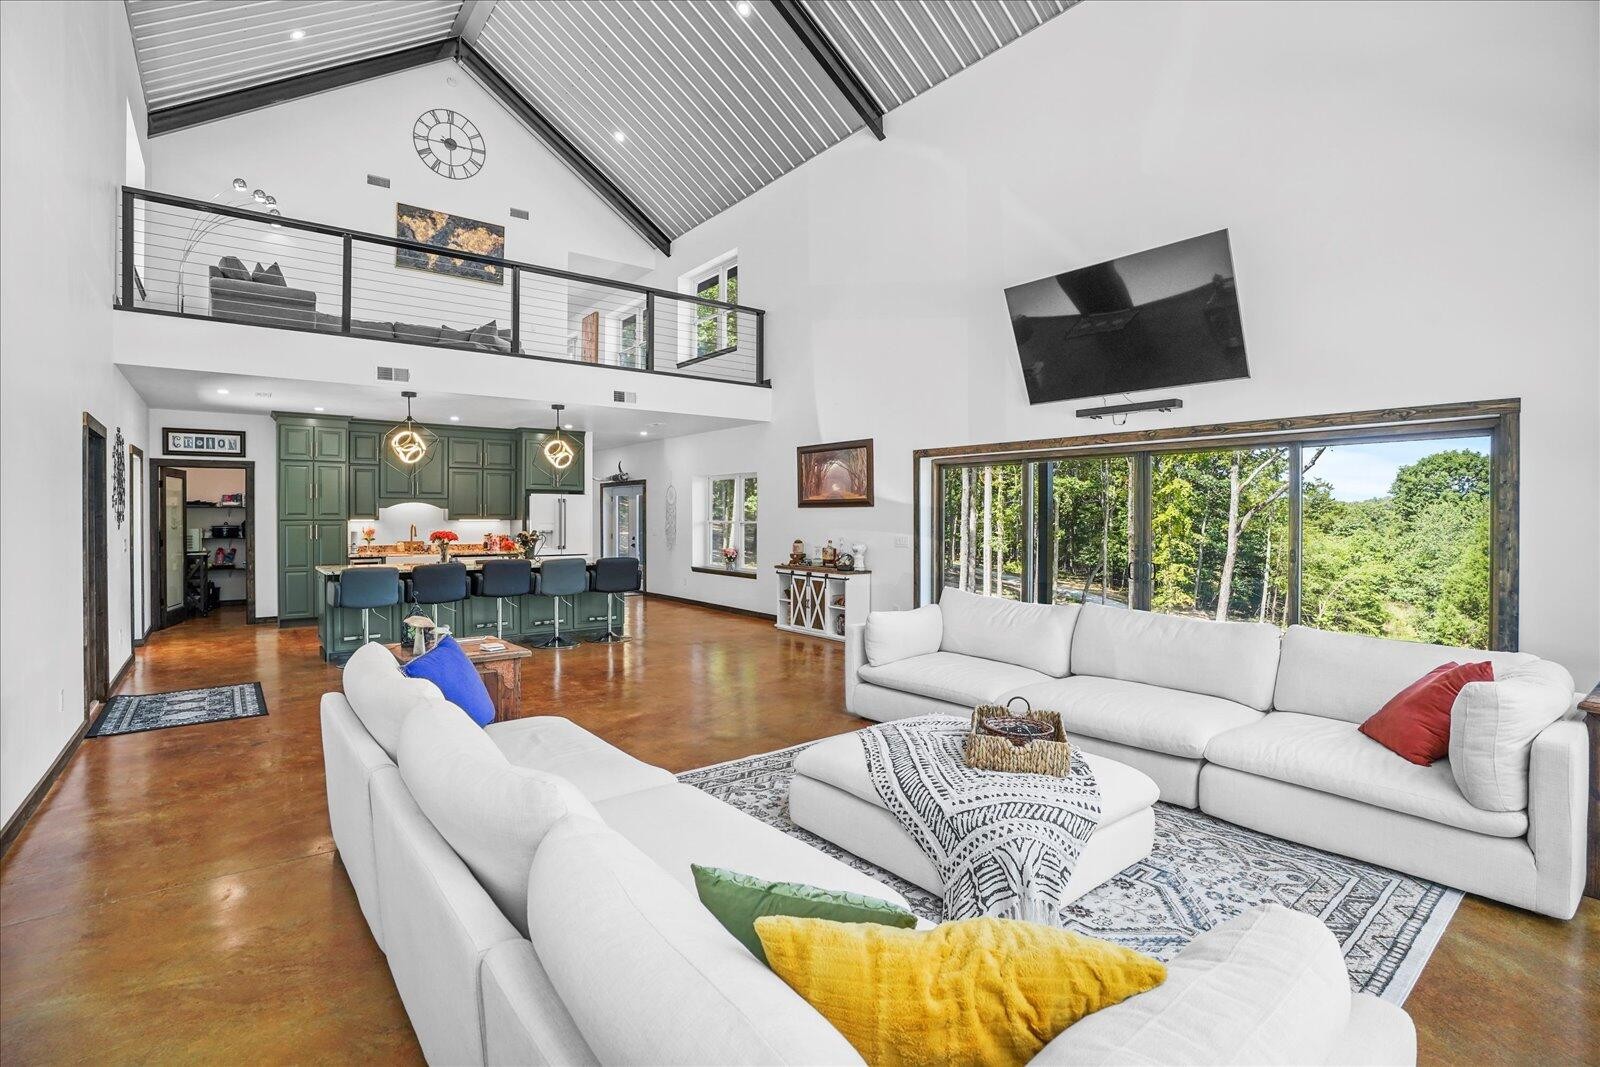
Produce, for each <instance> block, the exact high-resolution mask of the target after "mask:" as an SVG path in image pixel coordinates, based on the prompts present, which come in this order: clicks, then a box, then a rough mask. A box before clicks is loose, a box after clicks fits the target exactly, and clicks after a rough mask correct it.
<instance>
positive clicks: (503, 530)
mask: <svg viewBox="0 0 1600 1067" xmlns="http://www.w3.org/2000/svg"><path fill="white" fill-rule="evenodd" d="M369 526H370V527H372V528H373V529H374V530H375V531H376V536H375V538H374V539H375V540H376V541H377V542H378V543H379V544H392V543H394V542H396V541H405V540H409V539H410V537H411V527H412V526H415V527H416V528H417V538H418V539H419V540H426V539H427V537H428V535H429V534H430V533H432V532H433V531H434V530H453V531H455V533H456V534H457V535H458V536H459V537H460V538H461V540H462V541H472V542H476V541H482V540H483V537H484V535H485V534H491V533H500V534H509V533H512V532H513V531H515V530H516V529H517V523H515V522H513V521H512V520H510V519H451V518H450V517H449V516H448V515H446V514H445V510H444V509H443V508H440V507H435V506H434V505H432V504H424V503H420V502H417V501H413V502H411V503H407V504H396V505H394V506H393V507H388V508H382V509H380V510H379V511H378V519H377V521H376V522H374V521H373V520H371V519H351V520H350V536H351V537H352V538H354V539H355V541H353V542H352V543H359V540H360V537H361V531H362V530H365V529H366V528H367V527H369Z"/></svg>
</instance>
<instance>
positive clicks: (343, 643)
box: [320, 604, 404, 659]
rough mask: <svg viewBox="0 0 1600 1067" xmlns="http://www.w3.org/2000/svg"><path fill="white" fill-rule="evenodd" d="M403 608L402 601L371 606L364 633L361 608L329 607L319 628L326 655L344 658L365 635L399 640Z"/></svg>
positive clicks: (385, 641) (389, 641)
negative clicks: (383, 605) (381, 605)
mask: <svg viewBox="0 0 1600 1067" xmlns="http://www.w3.org/2000/svg"><path fill="white" fill-rule="evenodd" d="M403 607H404V605H401V604H390V605H388V606H386V607H381V608H372V609H370V610H369V611H368V612H367V621H366V630H365V634H363V630H362V623H361V609H360V608H335V607H329V608H327V611H326V614H324V616H323V619H322V624H321V627H320V629H321V636H322V652H323V656H324V657H325V658H333V657H338V658H340V659H343V658H345V657H347V656H349V655H350V654H351V653H352V652H354V651H355V650H356V649H358V648H360V647H361V645H362V641H363V638H364V637H366V638H370V639H371V640H373V641H377V642H379V643H380V644H386V645H387V644H392V643H394V642H396V641H398V640H400V620H401V619H402V618H404V615H403V613H402V610H401V609H402V608H403Z"/></svg>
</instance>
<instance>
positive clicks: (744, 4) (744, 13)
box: [733, 0, 755, 19]
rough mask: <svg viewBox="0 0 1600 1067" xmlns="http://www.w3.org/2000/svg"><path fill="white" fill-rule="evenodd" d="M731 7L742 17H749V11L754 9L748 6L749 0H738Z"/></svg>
mask: <svg viewBox="0 0 1600 1067" xmlns="http://www.w3.org/2000/svg"><path fill="white" fill-rule="evenodd" d="M733 9H734V10H735V11H737V12H738V13H739V17H740V18H742V19H747V18H749V17H750V13H751V12H753V11H754V10H755V8H753V7H751V6H750V0H739V2H738V3H737V4H734V5H733Z"/></svg>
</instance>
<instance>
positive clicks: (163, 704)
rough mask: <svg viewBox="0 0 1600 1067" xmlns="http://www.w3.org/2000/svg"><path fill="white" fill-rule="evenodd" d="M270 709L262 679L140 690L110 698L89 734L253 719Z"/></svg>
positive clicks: (132, 731) (103, 734) (107, 733)
mask: <svg viewBox="0 0 1600 1067" xmlns="http://www.w3.org/2000/svg"><path fill="white" fill-rule="evenodd" d="M266 713H267V699H266V697H264V696H262V695H261V683H260V682H245V683H244V684H242V685H219V686H213V687H211V688H209V689H180V690H178V691H177V692H174V693H138V694H134V695H131V696H115V697H112V698H111V699H110V700H108V701H107V702H106V707H105V710H104V711H102V712H101V713H100V718H98V719H96V720H95V722H94V725H93V726H91V727H89V732H88V734H87V736H89V737H112V736H114V735H116V734H137V733H143V732H144V731H146V730H165V729H167V728H168V727H172V726H195V725H197V724H199V723H204V722H225V721H227V720H228V719H250V718H254V717H256V716H257V715H265V714H266Z"/></svg>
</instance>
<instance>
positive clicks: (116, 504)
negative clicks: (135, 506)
mask: <svg viewBox="0 0 1600 1067" xmlns="http://www.w3.org/2000/svg"><path fill="white" fill-rule="evenodd" d="M111 514H112V515H114V516H115V517H116V520H117V529H119V530H120V529H122V520H123V519H124V518H126V517H127V515H128V446H127V443H126V442H124V441H123V439H122V427H121V426H118V427H117V439H116V441H115V442H113V443H112V445H111Z"/></svg>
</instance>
